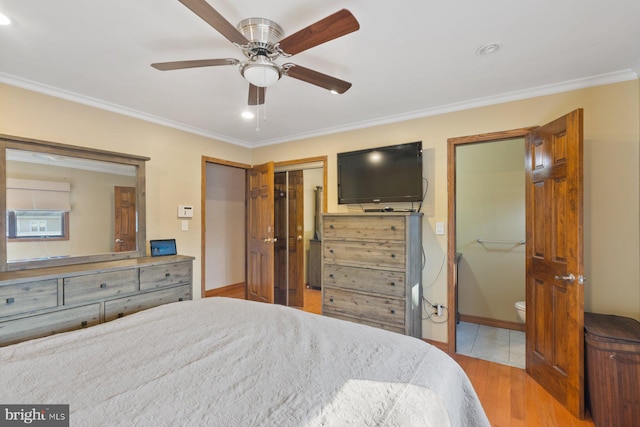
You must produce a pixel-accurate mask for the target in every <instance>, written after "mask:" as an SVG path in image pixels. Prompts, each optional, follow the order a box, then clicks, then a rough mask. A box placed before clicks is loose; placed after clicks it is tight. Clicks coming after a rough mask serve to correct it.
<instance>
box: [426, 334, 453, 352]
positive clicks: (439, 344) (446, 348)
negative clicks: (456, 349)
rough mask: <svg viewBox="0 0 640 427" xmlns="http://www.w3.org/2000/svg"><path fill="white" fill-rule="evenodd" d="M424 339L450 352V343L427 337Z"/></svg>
mask: <svg viewBox="0 0 640 427" xmlns="http://www.w3.org/2000/svg"><path fill="white" fill-rule="evenodd" d="M422 341H424V342H426V343H429V344H431V345H432V346H434V347H437V348H439V349H440V350H442V351H444V352H445V353H448V352H449V345H448V344H447V343H446V342H442V341H434V340H430V339H427V338H422Z"/></svg>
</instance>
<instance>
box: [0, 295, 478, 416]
mask: <svg viewBox="0 0 640 427" xmlns="http://www.w3.org/2000/svg"><path fill="white" fill-rule="evenodd" d="M0 363H1V368H0V372H1V375H2V387H1V388H0V402H2V403H12V404H69V405H70V406H69V409H70V416H69V418H70V422H71V425H72V426H97V425H108V426H116V425H127V426H129V425H139V426H183V425H184V426H345V425H353V426H381V425H384V426H437V427H442V426H489V422H488V420H487V418H486V415H485V413H484V411H483V409H482V406H481V404H480V402H479V401H478V399H477V396H476V393H475V391H474V389H473V387H472V385H471V383H470V382H469V379H468V378H467V376H466V375H465V373H464V371H463V370H462V369H461V368H460V366H459V365H458V364H457V363H455V361H453V360H452V359H451V358H450V357H449V356H448V355H446V354H445V353H444V352H442V351H440V350H439V349H437V348H435V347H434V346H432V345H429V344H427V343H425V342H423V341H421V340H418V339H415V338H411V337H407V336H403V335H400V334H396V333H393V332H388V331H384V330H381V329H375V328H371V327H368V326H364V325H359V324H355V323H351V322H345V321H342V320H337V319H332V318H327V317H324V316H319V315H316V314H311V313H306V312H303V311H301V310H297V309H294V308H288V307H282V306H278V305H268V304H262V303H256V302H250V301H243V300H238V299H231V298H220V297H216V298H207V299H200V300H194V301H184V302H178V303H173V304H167V305H164V306H160V307H156V308H153V309H149V310H146V311H142V312H139V313H136V314H133V315H130V316H127V317H124V318H121V319H117V320H114V321H111V322H107V323H104V324H101V325H97V326H94V327H90V328H87V329H82V330H79V331H74V332H69V333H64V334H59V335H54V336H50V337H46V338H41V339H37V340H32V341H28V342H23V343H19V344H15V345H11V346H8V347H3V348H0Z"/></svg>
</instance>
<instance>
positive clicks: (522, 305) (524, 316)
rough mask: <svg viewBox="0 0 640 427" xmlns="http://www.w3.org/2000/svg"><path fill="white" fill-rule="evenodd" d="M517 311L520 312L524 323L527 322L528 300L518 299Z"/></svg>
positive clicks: (519, 314)
mask: <svg viewBox="0 0 640 427" xmlns="http://www.w3.org/2000/svg"><path fill="white" fill-rule="evenodd" d="M515 307H516V312H517V313H518V317H519V318H520V320H522V323H526V319H527V314H526V308H527V306H526V302H525V301H518V302H516V303H515Z"/></svg>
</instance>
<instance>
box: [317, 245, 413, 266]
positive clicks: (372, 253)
mask: <svg viewBox="0 0 640 427" xmlns="http://www.w3.org/2000/svg"><path fill="white" fill-rule="evenodd" d="M323 248H324V249H323V258H324V263H325V264H327V263H329V264H338V265H353V266H362V267H367V268H372V267H373V268H375V267H377V268H390V269H397V270H404V269H405V245H404V244H402V243H388V242H377V243H372V242H357V241H337V240H335V241H327V240H325V241H324V242H323Z"/></svg>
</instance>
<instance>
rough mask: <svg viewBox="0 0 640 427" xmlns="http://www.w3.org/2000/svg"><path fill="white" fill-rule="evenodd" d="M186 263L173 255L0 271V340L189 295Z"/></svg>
mask: <svg viewBox="0 0 640 427" xmlns="http://www.w3.org/2000/svg"><path fill="white" fill-rule="evenodd" d="M192 264H193V258H192V257H186V256H179V255H176V256H168V257H156V258H151V257H144V258H137V259H128V260H121V261H107V262H96V263H87V264H78V265H70V266H61V267H49V268H39V269H33V270H22V271H14V272H6V273H0V345H7V344H12V343H15V342H19V341H24V340H28V339H31V338H37V337H42V336H46V335H52V334H55V333H58V332H65V331H70V330H73V329H79V328H83V327H88V326H92V325H95V324H98V323H101V322H106V321H109V320H113V319H116V318H118V317H122V316H125V315H128V314H131V313H135V312H137V311H140V310H146V309H148V308H151V307H155V306H158V305H162V304H167V303H170V302H175V301H183V300H188V299H191V288H192V281H193V279H192V269H193V266H192Z"/></svg>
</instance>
